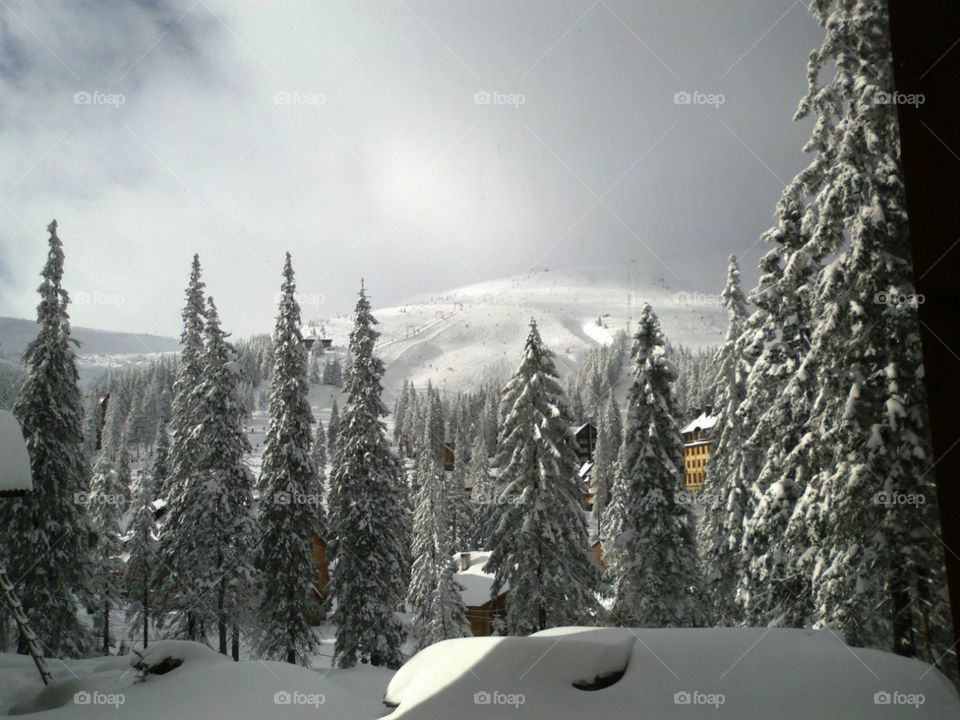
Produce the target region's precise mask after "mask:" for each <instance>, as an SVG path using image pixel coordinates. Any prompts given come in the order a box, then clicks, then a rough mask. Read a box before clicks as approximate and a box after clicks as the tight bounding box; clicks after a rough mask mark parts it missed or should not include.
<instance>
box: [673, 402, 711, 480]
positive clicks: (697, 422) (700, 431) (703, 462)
mask: <svg viewBox="0 0 960 720" xmlns="http://www.w3.org/2000/svg"><path fill="white" fill-rule="evenodd" d="M691 414H692V415H693V416H694V417H693V419H692V420H691V421H690V422H689V423H687V424H686V425H684V426H683V428H681V429H680V434H681V435H682V436H683V484H684V487H685V488H686V489H687V492H691V493H699V492H700V491H701V490H703V483H704V481H705V480H706V477H707V463H708V462H709V461H710V452H711V451H712V449H713V443H714V436H713V431H714V429H715V428H716V426H717V421H718V420H719V419H720V418H719V417H718V416H717V415H714V414H713V408H712V407H710V406H709V405H708V406H707V407H705V408H703V409H701V408H695V409H694V410H693V412H692V413H691Z"/></svg>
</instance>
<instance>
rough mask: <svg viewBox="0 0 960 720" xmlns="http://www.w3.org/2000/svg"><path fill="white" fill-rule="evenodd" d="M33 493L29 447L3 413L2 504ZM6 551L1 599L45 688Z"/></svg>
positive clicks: (0, 555)
mask: <svg viewBox="0 0 960 720" xmlns="http://www.w3.org/2000/svg"><path fill="white" fill-rule="evenodd" d="M31 492H33V478H32V477H31V475H30V457H29V455H28V454H27V444H26V443H25V442H24V440H23V432H22V431H21V430H20V423H18V422H17V419H16V418H15V417H14V416H13V414H12V413H11V412H10V411H9V410H0V502H3V501H4V500H7V499H8V498H11V497H22V496H24V495H27V494H28V493H31ZM3 560H4V548H3V547H0V599H2V602H3V606H4V608H6V610H7V612H9V613H10V615H11V616H13V619H14V620H15V621H16V623H17V627H18V628H19V629H20V634H21V635H22V636H23V638H24V640H26V641H27V647H28V648H29V650H30V655H31V656H32V657H33V662H34V663H35V664H36V666H37V670H39V671H40V677H41V678H42V679H43V684H44V685H48V684H49V683H50V677H51V675H50V670H49V669H47V663H46V661H45V660H44V659H43V653H41V652H40V645H39V643H38V642H37V636H36V635H34V633H33V630H31V629H30V624H29V622H28V620H27V616H26V614H25V613H24V612H23V606H22V605H21V604H20V600H19V599H17V596H16V594H15V593H14V590H13V583H12V582H10V576H9V575H7V568H6V566H5V565H4V562H3Z"/></svg>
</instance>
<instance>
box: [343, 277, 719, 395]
mask: <svg viewBox="0 0 960 720" xmlns="http://www.w3.org/2000/svg"><path fill="white" fill-rule="evenodd" d="M373 300H374V302H375V301H376V297H374V298H373ZM705 300H713V297H712V296H711V297H709V298H706V297H705V296H703V295H702V294H699V293H696V292H693V291H690V290H689V289H686V288H680V287H675V286H672V285H670V284H669V283H667V282H665V281H664V280H663V279H662V278H650V277H640V273H639V272H637V271H634V273H633V276H631V269H630V268H628V267H625V266H614V265H610V266H590V267H583V268H576V269H568V270H547V269H538V270H535V271H531V272H530V273H528V274H526V275H518V276H515V277H508V278H503V279H499V280H490V281H487V282H483V283H477V284H475V285H468V286H465V287H462V288H457V289H453V290H448V291H444V292H441V293H436V294H432V295H423V296H417V297H413V298H410V299H409V300H408V301H406V302H404V303H403V304H401V305H399V306H397V307H390V308H376V307H375V309H374V314H375V315H376V317H377V319H378V320H379V321H380V326H379V328H378V329H379V330H380V332H381V333H382V338H381V343H380V347H379V352H380V355H381V357H382V358H383V360H384V361H385V362H386V363H387V377H386V381H385V385H386V388H387V394H388V399H389V396H391V395H392V391H393V390H394V389H395V388H397V387H398V386H399V384H400V383H401V382H402V380H403V378H404V377H409V378H411V379H412V380H413V381H414V383H415V384H416V385H417V386H421V385H425V384H426V383H427V381H428V380H432V381H433V382H434V384H439V385H441V386H442V387H445V388H446V389H447V390H449V391H454V392H455V391H456V390H458V389H466V388H470V387H475V386H477V385H478V384H481V383H482V382H483V381H485V380H487V379H488V378H492V377H496V376H501V377H506V376H508V375H509V374H510V373H511V372H512V371H513V370H514V368H515V365H516V363H517V361H518V357H519V354H520V351H521V349H522V348H523V341H524V339H525V337H526V335H527V325H528V323H529V321H530V318H531V317H534V318H536V320H537V323H538V325H539V327H540V332H541V334H542V335H543V338H544V340H545V341H546V343H547V344H548V345H549V346H550V348H551V349H553V350H554V352H556V354H557V362H558V366H559V369H560V371H561V373H565V371H566V370H567V369H570V368H572V367H574V366H575V365H576V364H577V363H579V362H580V360H581V358H582V357H583V354H584V352H585V351H586V350H587V349H588V348H590V347H596V346H597V345H598V344H599V343H602V342H606V341H608V339H609V338H610V336H611V335H612V334H613V333H614V332H616V331H617V330H619V329H621V328H623V329H628V328H631V327H633V325H632V323H635V321H636V318H637V317H638V316H639V312H640V308H641V307H642V306H643V304H644V303H650V304H651V305H652V306H653V308H654V310H655V311H656V312H657V314H658V315H659V317H660V320H661V322H662V324H663V329H664V332H665V333H666V335H667V337H668V339H670V340H671V341H673V342H676V343H682V344H685V345H688V346H690V347H702V346H705V345H714V344H716V343H718V342H720V340H721V339H722V337H723V331H724V327H725V322H726V320H725V313H724V311H723V309H722V308H721V307H719V305H718V304H716V303H705ZM598 317H602V320H603V326H598V325H597V318H598ZM326 327H327V331H328V333H329V334H330V335H331V336H332V338H333V340H334V344H335V345H337V346H339V347H343V346H344V345H345V344H346V342H347V338H348V335H349V332H350V319H349V317H341V318H337V319H335V320H332V321H327V323H326Z"/></svg>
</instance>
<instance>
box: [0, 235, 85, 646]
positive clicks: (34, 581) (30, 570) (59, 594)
mask: <svg viewBox="0 0 960 720" xmlns="http://www.w3.org/2000/svg"><path fill="white" fill-rule="evenodd" d="M47 230H48V232H49V233H50V240H49V251H48V254H47V260H46V263H45V265H44V268H43V272H42V277H43V280H42V282H41V284H40V287H39V288H38V292H39V294H40V304H39V305H38V306H37V324H38V325H39V328H38V333H37V337H36V339H34V340H33V341H32V342H31V343H30V344H29V345H28V346H27V350H26V352H25V353H24V362H25V364H26V366H27V368H28V374H27V378H26V380H25V381H24V384H23V386H22V387H21V389H20V394H19V395H18V397H17V400H16V403H15V404H14V408H13V412H14V414H15V415H16V417H17V419H18V420H19V422H20V425H21V427H22V429H23V435H24V437H25V439H26V444H27V450H28V452H29V454H30V470H31V474H32V476H33V488H34V492H33V493H31V494H30V495H27V496H26V497H20V498H12V499H10V498H8V499H5V500H4V501H3V502H2V503H0V545H2V546H3V548H4V562H5V564H6V569H7V572H9V574H10V576H11V577H13V578H17V579H18V583H17V593H18V594H19V596H20V602H21V603H22V605H23V608H24V612H25V613H26V615H27V617H28V618H29V621H30V625H31V627H32V629H33V631H34V633H36V635H37V638H38V639H39V641H40V642H41V643H42V646H43V648H44V650H45V652H46V653H47V654H48V655H49V656H52V657H63V656H65V655H67V656H72V657H77V656H80V655H83V654H84V652H85V651H86V649H87V647H88V645H89V643H88V641H89V634H88V633H87V631H86V630H85V628H84V627H83V626H82V625H81V623H80V622H79V620H78V619H77V607H78V601H79V600H80V598H81V597H83V596H85V594H86V593H85V590H86V585H87V582H88V578H89V576H90V548H89V547H88V541H89V538H90V534H91V527H90V522H89V519H88V516H87V512H86V506H85V505H84V504H83V503H82V502H79V501H78V500H79V499H80V498H82V497H83V496H84V495H85V493H86V490H87V473H88V466H87V454H86V452H85V450H84V442H83V397H82V395H81V394H80V389H79V374H78V372H77V364H76V356H75V353H74V345H75V341H74V340H73V339H72V338H71V336H70V316H69V314H68V312H67V306H68V305H69V303H70V298H69V296H68V294H67V291H66V290H64V288H63V286H62V284H61V282H62V280H63V261H64V255H63V245H62V243H61V241H60V238H59V237H57V221H56V220H54V221H53V222H51V223H50V225H49V226H48V227H47ZM17 650H18V652H21V653H25V652H27V645H26V642H25V638H23V637H21V638H19V640H18V644H17Z"/></svg>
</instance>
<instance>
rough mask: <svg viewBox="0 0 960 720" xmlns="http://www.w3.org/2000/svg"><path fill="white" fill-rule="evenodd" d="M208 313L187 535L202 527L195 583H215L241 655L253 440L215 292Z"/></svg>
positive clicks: (225, 628) (249, 563) (223, 639)
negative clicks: (193, 524)
mask: <svg viewBox="0 0 960 720" xmlns="http://www.w3.org/2000/svg"><path fill="white" fill-rule="evenodd" d="M206 318H207V322H206V324H205V326H204V353H203V356H202V357H201V368H202V380H201V382H200V384H199V385H198V386H197V387H196V388H195V390H194V395H195V398H196V401H197V407H198V408H199V411H200V412H199V423H198V425H197V428H196V430H195V431H194V434H195V436H196V438H197V441H198V445H199V447H200V448H202V450H201V455H200V456H199V457H198V458H197V463H196V469H195V471H194V475H193V476H192V477H191V478H190V480H189V481H188V490H187V495H188V496H190V495H199V498H197V500H198V503H199V505H200V519H201V523H202V525H201V526H200V527H198V528H197V529H196V530H194V531H192V532H188V533H187V537H196V536H197V535H198V534H200V533H201V532H203V533H204V534H205V543H206V545H207V548H206V549H204V550H202V551H201V550H199V549H195V550H194V552H196V553H198V555H199V558H198V559H199V560H200V562H199V563H198V566H197V567H196V568H195V569H194V572H195V573H197V575H198V579H199V581H200V582H199V583H198V585H197V587H206V588H210V590H211V595H214V596H215V598H216V600H215V602H216V622H217V628H218V632H219V640H220V652H221V653H223V654H224V655H226V654H227V635H228V632H230V634H231V635H232V640H233V655H234V659H236V658H237V655H238V653H239V647H238V638H237V633H238V628H239V625H240V623H241V620H242V618H243V616H244V614H245V613H246V612H247V611H248V609H249V606H250V603H251V591H252V583H253V574H254V568H253V544H254V539H255V535H256V528H255V525H254V521H253V516H252V514H251V513H252V505H253V483H254V478H253V473H251V472H250V468H248V467H247V464H246V461H245V459H244V456H245V455H246V454H247V453H249V452H250V443H249V441H248V440H247V435H246V432H245V430H244V421H245V419H246V411H245V410H244V408H243V405H242V403H241V402H240V400H239V397H238V388H239V383H240V376H239V373H238V372H237V364H236V357H237V356H236V351H235V350H234V348H233V346H232V345H230V344H229V343H228V342H227V337H228V334H227V333H226V332H224V331H223V330H222V329H221V327H220V318H219V316H218V314H217V308H216V305H215V304H214V302H213V299H212V298H207V310H206ZM308 437H309V436H308ZM308 443H309V440H308ZM308 451H309V445H308ZM190 486H194V488H193V490H192V492H191V488H190ZM201 528H202V529H201Z"/></svg>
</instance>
